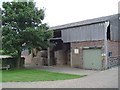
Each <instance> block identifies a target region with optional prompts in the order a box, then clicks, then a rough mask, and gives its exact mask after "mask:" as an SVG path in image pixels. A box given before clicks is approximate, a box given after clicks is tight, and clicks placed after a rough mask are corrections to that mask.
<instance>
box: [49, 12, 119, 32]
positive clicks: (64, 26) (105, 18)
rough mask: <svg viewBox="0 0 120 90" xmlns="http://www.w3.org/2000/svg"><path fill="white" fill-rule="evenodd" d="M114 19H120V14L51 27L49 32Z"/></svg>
mask: <svg viewBox="0 0 120 90" xmlns="http://www.w3.org/2000/svg"><path fill="white" fill-rule="evenodd" d="M112 18H118V14H115V15H110V16H105V17H99V18H95V19H89V20H84V21H79V22H74V23H69V24H64V25H59V26H54V27H50V29H49V30H60V29H65V28H71V27H77V26H82V25H88V24H93V23H99V22H104V21H108V20H110V19H112Z"/></svg>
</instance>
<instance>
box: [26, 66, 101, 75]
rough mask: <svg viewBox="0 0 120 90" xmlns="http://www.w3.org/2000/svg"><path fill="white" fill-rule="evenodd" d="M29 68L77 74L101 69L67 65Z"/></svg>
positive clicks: (30, 67)
mask: <svg viewBox="0 0 120 90" xmlns="http://www.w3.org/2000/svg"><path fill="white" fill-rule="evenodd" d="M26 68H29V69H40V70H47V71H50V72H59V73H68V74H77V75H91V74H94V73H97V72H100V71H96V70H84V69H80V68H72V67H69V66H65V65H59V66H26Z"/></svg>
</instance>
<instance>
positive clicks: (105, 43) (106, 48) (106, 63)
mask: <svg viewBox="0 0 120 90" xmlns="http://www.w3.org/2000/svg"><path fill="white" fill-rule="evenodd" d="M108 26H109V21H106V22H105V38H104V49H105V50H104V52H105V69H107V68H108V60H107V56H108V46H107V45H108V44H107V27H108Z"/></svg>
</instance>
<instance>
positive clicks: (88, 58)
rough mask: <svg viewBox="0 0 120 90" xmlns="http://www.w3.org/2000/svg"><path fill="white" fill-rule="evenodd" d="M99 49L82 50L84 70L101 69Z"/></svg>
mask: <svg viewBox="0 0 120 90" xmlns="http://www.w3.org/2000/svg"><path fill="white" fill-rule="evenodd" d="M101 59H102V58H101V49H86V50H83V67H84V68H85V69H101V68H102V60H101Z"/></svg>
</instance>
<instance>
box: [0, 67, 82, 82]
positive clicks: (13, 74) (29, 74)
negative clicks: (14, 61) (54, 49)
mask: <svg viewBox="0 0 120 90" xmlns="http://www.w3.org/2000/svg"><path fill="white" fill-rule="evenodd" d="M0 73H1V71H0ZM80 77H83V76H81V75H74V74H64V73H56V72H49V71H44V70H34V69H19V70H2V82H32V81H54V80H67V79H75V78H80Z"/></svg>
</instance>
